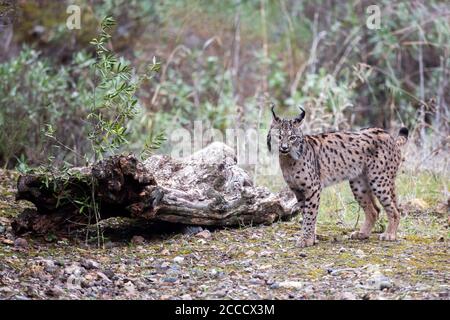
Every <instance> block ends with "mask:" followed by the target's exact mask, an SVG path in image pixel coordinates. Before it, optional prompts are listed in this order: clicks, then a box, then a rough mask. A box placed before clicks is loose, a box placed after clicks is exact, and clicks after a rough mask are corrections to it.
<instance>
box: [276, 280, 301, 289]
mask: <svg viewBox="0 0 450 320" xmlns="http://www.w3.org/2000/svg"><path fill="white" fill-rule="evenodd" d="M279 286H280V287H281V288H289V289H301V288H302V287H303V283H302V282H300V281H283V282H280V283H279Z"/></svg>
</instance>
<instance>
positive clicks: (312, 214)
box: [296, 188, 321, 247]
mask: <svg viewBox="0 0 450 320" xmlns="http://www.w3.org/2000/svg"><path fill="white" fill-rule="evenodd" d="M320 191H321V190H320V188H316V189H309V190H307V191H305V192H304V193H302V194H301V195H300V197H299V195H297V192H296V195H297V200H299V202H300V201H301V200H303V201H302V203H303V205H302V206H301V211H302V215H303V223H302V234H301V237H300V240H299V243H298V245H299V246H300V247H309V246H312V245H314V242H315V240H316V221H317V213H318V211H319V202H320Z"/></svg>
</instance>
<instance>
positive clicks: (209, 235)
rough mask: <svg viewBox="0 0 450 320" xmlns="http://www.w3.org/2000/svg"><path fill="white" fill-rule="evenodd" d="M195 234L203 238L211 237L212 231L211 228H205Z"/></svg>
mask: <svg viewBox="0 0 450 320" xmlns="http://www.w3.org/2000/svg"><path fill="white" fill-rule="evenodd" d="M195 236H196V237H199V238H203V239H209V238H211V232H210V231H209V230H207V229H205V230H203V231H201V232H199V233H197V234H196V235H195Z"/></svg>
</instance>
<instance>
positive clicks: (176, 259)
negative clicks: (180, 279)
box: [173, 256, 184, 263]
mask: <svg viewBox="0 0 450 320" xmlns="http://www.w3.org/2000/svg"><path fill="white" fill-rule="evenodd" d="M183 261H184V258H183V257H180V256H177V257H175V258H173V262H175V263H183Z"/></svg>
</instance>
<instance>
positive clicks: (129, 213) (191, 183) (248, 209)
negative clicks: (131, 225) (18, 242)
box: [13, 142, 295, 233]
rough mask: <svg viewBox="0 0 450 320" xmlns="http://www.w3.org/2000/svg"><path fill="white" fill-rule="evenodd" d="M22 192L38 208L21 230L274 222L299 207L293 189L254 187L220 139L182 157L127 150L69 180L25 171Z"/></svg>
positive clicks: (17, 224) (20, 222) (18, 222)
mask: <svg viewBox="0 0 450 320" xmlns="http://www.w3.org/2000/svg"><path fill="white" fill-rule="evenodd" d="M17 189H18V191H17V197H16V198H17V200H28V201H31V202H32V203H33V204H34V205H35V206H36V209H35V210H34V209H27V210H25V211H24V212H23V213H22V214H21V215H19V216H18V217H17V218H16V219H15V221H14V223H13V228H14V230H15V231H16V232H17V233H23V232H26V231H34V232H37V233H45V232H48V231H49V230H51V229H62V228H64V229H66V230H67V229H70V228H77V227H79V226H82V225H86V224H87V223H95V222H96V221H98V220H100V219H106V218H110V217H114V216H123V217H131V218H140V219H146V220H150V221H164V222H169V223H181V224H186V225H202V226H242V225H255V224H270V223H273V222H275V221H277V220H279V219H283V220H286V219H289V218H291V217H292V216H293V211H292V210H291V208H292V207H293V205H294V204H295V200H294V198H293V195H292V194H291V193H290V192H285V193H279V194H274V193H271V192H269V190H268V189H267V188H265V187H258V186H254V185H253V183H252V180H251V179H250V176H249V175H248V174H247V172H245V171H244V170H243V169H242V168H240V167H239V166H237V164H236V157H235V155H234V152H233V150H232V149H231V148H230V147H228V146H226V145H225V144H222V143H218V142H215V143H212V144H210V145H209V146H207V147H206V148H204V149H202V150H200V151H199V152H197V153H195V154H193V155H192V156H189V157H186V158H183V159H181V160H177V159H173V158H171V157H169V156H166V155H155V156H152V157H150V158H149V159H147V160H145V161H144V162H140V161H139V160H138V159H137V158H136V157H135V156H133V155H128V156H124V155H121V156H114V157H110V158H108V159H105V160H103V161H99V162H97V163H95V164H94V165H93V166H91V167H84V168H76V169H72V170H71V171H70V172H69V174H65V175H64V177H62V176H52V177H48V176H44V175H35V174H29V175H23V176H20V177H19V179H18V187H17ZM92 199H95V201H92ZM93 203H96V204H97V205H98V210H96V212H98V214H97V216H96V217H95V216H94V215H93V212H94V210H93V209H92V208H93V205H92V204H93ZM83 207H84V208H83ZM82 208H83V209H82ZM80 211H81V212H80Z"/></svg>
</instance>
